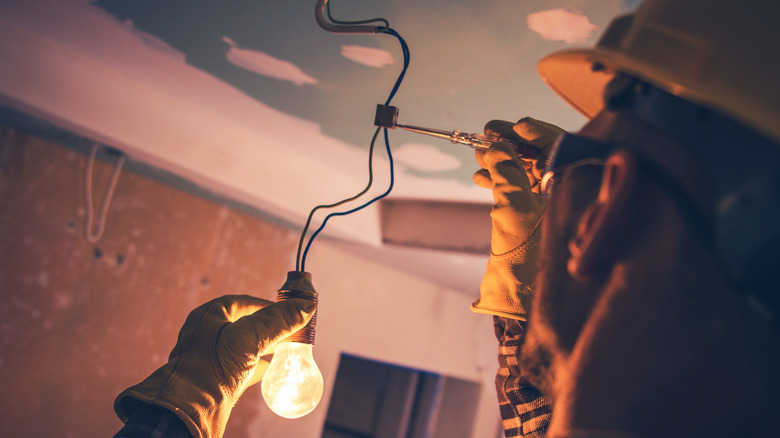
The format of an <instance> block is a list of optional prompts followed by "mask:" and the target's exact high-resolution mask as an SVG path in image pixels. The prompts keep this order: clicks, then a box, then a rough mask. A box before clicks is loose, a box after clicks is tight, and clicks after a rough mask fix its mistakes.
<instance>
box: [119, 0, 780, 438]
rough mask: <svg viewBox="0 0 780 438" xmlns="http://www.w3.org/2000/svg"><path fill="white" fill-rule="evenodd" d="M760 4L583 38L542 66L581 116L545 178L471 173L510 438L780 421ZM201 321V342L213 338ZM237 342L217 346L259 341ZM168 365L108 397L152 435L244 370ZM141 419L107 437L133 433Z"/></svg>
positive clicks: (544, 132) (489, 161)
mask: <svg viewBox="0 0 780 438" xmlns="http://www.w3.org/2000/svg"><path fill="white" fill-rule="evenodd" d="M775 3H776V2H771V1H764V0H740V1H739V2H735V1H727V0H647V1H646V2H645V3H644V4H643V5H642V6H641V7H640V8H639V9H638V10H637V12H636V13H635V14H632V15H629V16H626V17H620V18H618V19H616V20H615V21H614V22H613V23H612V24H611V25H610V27H609V28H608V29H607V31H606V32H605V34H604V35H603V37H602V38H601V40H600V41H599V43H598V45H597V47H596V48H595V49H592V50H572V51H564V52H561V53H558V54H553V55H551V56H549V57H547V58H545V59H543V60H542V61H541V63H540V65H539V70H540V72H541V74H542V76H543V77H544V78H545V80H546V81H547V82H548V83H549V84H550V85H551V86H552V87H553V88H554V89H555V90H556V91H557V92H558V93H559V94H561V95H562V96H563V97H564V98H565V99H566V100H567V101H568V102H570V103H571V104H572V105H573V106H575V107H576V108H577V109H579V110H580V111H581V112H583V113H584V114H585V115H586V116H588V117H589V118H591V121H590V122H589V123H588V124H587V125H586V126H585V127H584V128H583V129H582V130H581V131H580V133H579V135H573V134H566V135H563V136H562V137H561V139H560V141H559V142H558V143H557V145H556V146H555V148H554V149H553V150H552V152H551V154H550V160H549V163H548V165H547V170H546V172H543V171H542V168H543V167H544V166H543V163H539V162H533V161H523V160H520V159H518V157H517V156H516V154H515V153H514V152H513V151H512V150H511V149H510V146H509V145H508V144H507V143H499V144H497V145H495V146H494V147H492V148H491V149H490V150H489V151H487V152H485V153H480V154H478V155H477V160H478V162H479V163H480V165H481V167H482V168H483V169H482V170H480V171H479V172H478V173H477V174H476V175H475V181H476V182H477V183H478V184H480V185H482V186H485V187H489V188H490V189H492V190H493V194H494V198H495V200H496V207H495V208H494V212H493V214H492V217H493V225H494V232H493V238H492V252H493V256H491V260H490V262H489V263H488V269H487V272H486V275H485V278H484V280H483V284H482V287H481V290H480V298H479V300H477V301H476V302H475V303H474V305H473V308H474V309H475V310H476V311H480V312H484V313H488V314H492V315H495V318H496V323H497V324H496V327H497V334H498V335H499V339H500V340H501V355H500V359H501V363H502V370H501V371H500V372H499V376H498V379H497V383H498V384H499V386H498V392H499V398H500V400H501V402H502V406H501V408H502V415H503V416H504V418H505V421H504V426H505V430H506V435H507V436H508V437H512V436H523V435H526V436H542V435H544V434H545V433H546V434H547V436H553V437H653V436H708V437H709V436H776V435H778V431H779V430H780V428H779V427H778V426H780V425H778V424H776V423H778V422H780V420H779V418H780V417H778V416H777V415H776V413H777V412H778V411H779V410H778V408H780V397H777V396H776V394H777V393H779V392H778V391H780V372H778V370H780V336H778V332H777V312H778V305H777V304H778V298H777V297H778V292H780V280H778V275H779V274H778V273H779V272H780V269H777V268H778V267H780V177H779V176H778V175H780V144H779V143H780V123H777V122H776V120H775V119H776V118H777V117H778V115H779V114H780V87H778V86H777V85H776V84H775V80H776V79H775V77H776V75H777V72H778V71H780V56H778V53H777V52H778V47H780V33H779V32H780V31H779V30H778V26H777V21H778V19H780V6H778V5H776V4H775ZM487 130H488V131H492V132H493V133H495V134H498V135H502V136H519V137H522V138H523V139H525V140H526V141H528V142H530V143H532V144H535V145H536V146H538V147H539V148H540V149H542V150H543V151H548V150H549V149H550V145H551V139H552V138H554V137H556V136H557V135H558V132H557V131H556V130H555V128H554V127H551V126H550V125H547V124H543V123H540V122H537V121H534V120H532V119H523V120H521V121H520V122H519V123H518V124H516V125H515V126H512V125H511V124H509V125H507V124H506V123H500V122H495V123H494V122H491V123H489V124H488V126H487ZM540 239H541V247H540V245H539V242H540ZM540 248H541V249H540ZM537 259H538V260H537ZM537 266H538V273H537V271H536V268H537ZM532 291H533V294H532V293H531V292H532ZM224 304H225V303H221V304H219V306H217V307H216V309H217V310H219V309H224V308H226V307H225V306H224ZM301 306H302V307H300V308H298V309H290V313H284V312H283V313H282V314H277V316H276V317H271V319H269V320H266V321H265V323H264V324H265V325H263V324H260V325H254V324H243V327H248V326H252V327H254V328H253V329H252V330H251V333H253V335H252V339H254V340H255V341H257V347H258V349H259V350H262V349H263V348H265V346H266V345H269V344H270V343H271V341H269V340H276V339H279V338H280V337H283V336H284V334H286V333H289V332H290V330H294V329H295V328H296V327H299V326H302V325H303V324H304V323H305V321H306V319H307V318H308V317H309V315H310V312H311V311H313V308H305V307H304V306H303V305H301ZM229 307H230V306H227V308H229ZM259 307H266V305H265V304H263V305H259ZM209 309H212V310H214V309H215V307H213V306H212V307H209ZM202 313H203V312H202V311H201V312H199V311H198V310H196V311H195V312H193V314H196V315H195V316H191V318H188V323H185V328H184V329H183V330H182V336H180V342H181V340H182V339H185V340H186V339H190V338H188V337H187V336H184V334H186V333H190V331H189V330H187V327H190V326H191V325H192V324H189V323H196V322H198V321H200V318H202V317H203V315H202ZM207 313H209V312H207ZM209 314H212V313H209ZM213 314H214V315H223V314H225V312H221V311H217V312H216V313H213ZM246 314H247V315H250V314H251V312H248V313H246ZM283 315H287V316H284V317H283ZM220 317H221V316H220ZM282 320H283V321H288V322H287V323H284V324H280V323H279V322H278V321H282ZM526 320H527V321H528V325H527V326H526V325H525V321H526ZM240 321H241V319H236V320H234V322H232V323H231V324H238V323H240ZM254 321H255V322H256V321H257V320H254ZM274 321H276V322H274ZM219 324H223V325H224V324H225V321H221V320H220V321H219ZM219 324H216V323H215V325H207V326H204V327H216V326H218V325H219ZM196 326H200V325H199V324H196ZM216 332H218V331H214V332H212V331H207V333H208V336H206V337H205V339H207V340H209V342H212V341H213V342H214V343H216V344H217V345H219V343H220V341H219V339H220V338H221V336H216V335H215V333H216ZM234 340H235V339H234ZM250 343H251V342H250ZM208 345H211V344H208V343H207V344H206V347H204V348H207V347H208ZM231 345H232V342H231ZM242 345H243V347H242V348H238V349H236V348H227V349H222V352H221V353H220V360H224V361H227V363H230V361H231V360H232V358H235V357H236V355H239V356H241V355H243V356H246V355H247V354H248V353H249V356H250V357H255V356H257V355H259V352H258V351H256V350H257V349H255V348H252V346H248V344H246V343H242ZM246 348H249V350H251V351H247V350H246ZM183 351H186V352H188V354H190V355H191V356H190V357H189V358H188V360H189V361H191V362H190V363H191V364H194V365H198V364H201V365H202V364H203V363H206V362H208V361H206V362H203V360H205V359H204V357H202V355H201V356H199V355H198V352H197V349H179V348H178V347H177V349H174V353H172V355H171V357H172V360H177V357H178V355H177V354H175V353H177V352H179V353H182V352H183ZM258 357H259V356H258ZM169 365H170V364H169ZM169 365H166V366H164V367H163V368H161V370H162V371H159V372H158V373H156V374H157V375H158V376H162V377H163V378H162V379H153V377H154V376H155V374H153V375H152V377H150V379H152V380H153V381H152V382H151V384H148V385H146V386H144V387H145V388H146V390H148V392H145V393H143V392H142V393H137V394H140V395H136V396H132V394H131V396H130V397H129V398H128V397H126V396H127V395H128V393H127V392H126V393H123V396H122V397H120V399H118V401H117V412H118V413H119V414H120V417H121V418H123V419H124V420H127V419H128V418H133V419H135V418H136V416H138V417H143V418H140V419H139V420H138V421H139V422H140V424H142V425H143V424H147V425H148V424H152V425H153V426H150V427H153V428H154V427H156V428H157V430H158V432H159V431H162V432H160V433H158V434H164V433H166V431H167V430H164V429H165V428H166V427H168V425H169V424H176V425H178V427H179V428H181V427H182V425H185V426H187V427H188V428H189V432H191V433H192V434H193V435H194V436H202V437H218V436H220V435H221V433H222V431H223V430H224V421H225V419H226V412H227V413H229V409H227V411H225V410H224V409H220V406H222V405H221V404H219V403H217V404H216V405H214V404H213V401H214V400H217V401H220V400H223V399H227V401H228V402H229V401H234V400H235V398H237V397H238V396H239V395H240V393H241V392H242V391H243V388H245V387H246V385H248V384H249V383H251V382H252V381H253V379H252V375H253V374H254V368H251V367H254V366H256V365H257V364H256V363H255V364H243V365H246V366H243V365H242V366H238V367H235V368H230V369H231V370H233V371H235V373H232V374H231V373H227V374H225V373H216V374H215V373H211V372H210V370H209V369H208V367H206V369H205V371H206V375H208V376H211V377H209V378H210V379H211V380H209V382H211V383H210V384H209V385H207V387H205V388H195V391H193V392H189V391H188V389H187V387H183V388H182V389H181V390H179V391H177V390H176V389H177V388H175V387H170V386H167V384H166V383H165V382H171V381H178V380H179V379H178V376H177V373H179V372H180V368H177V367H175V366H174V367H172V366H169ZM249 365H251V367H250V368H251V369H252V370H253V371H252V372H249V371H247V366H249ZM198 366H200V365H198ZM185 368H186V367H185ZM196 368H197V366H196ZM220 375H222V377H221V378H220V377H219V376H220ZM236 376H238V377H239V378H236ZM225 379H227V381H228V383H230V384H229V385H227V386H226V387H227V388H228V389H230V388H233V389H235V391H233V390H232V389H231V390H230V391H228V392H230V393H229V394H227V396H226V397H225V394H223V393H221V392H220V391H219V390H217V391H213V390H211V389H210V388H211V387H225V386H220V385H224V380H225ZM185 380H186V379H185ZM148 382H149V379H147V381H145V383H148ZM142 386H143V385H142ZM163 388H169V389H171V390H166V391H162V389H163ZM137 389H138V388H136V390H137ZM131 392H132V391H131ZM150 394H151V396H150ZM542 394H544V395H545V396H546V398H545V397H543V396H542ZM157 396H164V397H167V398H166V401H165V402H164V403H156V402H155V400H157V399H155V398H154V397H157ZM149 397H151V398H149ZM134 400H135V401H134ZM145 401H146V402H145ZM148 403H154V404H157V405H158V406H162V407H163V408H164V409H162V410H159V409H158V408H154V407H153V406H152V405H151V404H148ZM214 412H216V413H218V414H214V415H211V413H214ZM172 413H175V414H176V415H175V416H174V415H173V414H172ZM210 415H211V416H210ZM193 416H194V417H195V419H194V420H193V419H192V418H191V417H193ZM179 420H183V422H182V421H179ZM138 424H139V423H138V422H135V420H132V421H130V422H129V423H128V428H127V429H126V431H123V432H120V434H119V436H128V437H129V436H141V435H134V433H140V432H138V431H140V430H141V429H142V427H138V426H137V425H138ZM134 425H135V426H134ZM133 427H135V429H133ZM173 429H175V427H174V426H171V432H172V433H174V432H175V431H174V430H173ZM179 432H181V429H179ZM185 433H186V431H185Z"/></svg>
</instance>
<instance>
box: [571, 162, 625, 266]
mask: <svg viewBox="0 0 780 438" xmlns="http://www.w3.org/2000/svg"><path fill="white" fill-rule="evenodd" d="M638 172H639V168H638V165H637V162H636V158H635V157H634V156H633V155H632V154H631V153H630V152H628V151H627V150H625V149H621V150H619V151H617V152H615V153H614V154H612V155H611V156H610V157H609V158H608V159H607V162H606V164H605V165H604V173H603V177H602V180H601V188H600V189H599V194H598V197H597V198H596V200H595V201H594V202H593V204H591V205H590V207H588V209H587V210H585V213H583V215H582V218H580V222H579V224H578V226H577V231H576V233H575V236H574V237H573V238H572V240H571V241H569V251H570V252H571V257H570V258H569V262H568V266H567V267H568V270H569V274H571V276H572V277H574V278H576V279H580V280H584V279H587V278H590V277H592V276H593V275H594V274H596V273H598V272H599V271H600V270H601V269H602V268H603V266H604V265H603V263H605V262H607V261H608V257H609V256H610V255H614V253H615V252H616V249H617V248H620V246H621V244H622V243H623V242H624V241H625V239H626V237H627V236H626V234H625V231H626V226H627V225H628V223H629V222H630V218H631V213H632V211H631V209H630V204H631V202H630V201H631V198H632V197H633V196H634V195H635V194H636V181H637V174H638Z"/></svg>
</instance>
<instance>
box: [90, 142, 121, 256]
mask: <svg viewBox="0 0 780 438" xmlns="http://www.w3.org/2000/svg"><path fill="white" fill-rule="evenodd" d="M95 155H97V145H96V144H94V143H93V144H92V147H91V148H90V150H89V157H88V158H87V165H86V168H85V170H84V198H85V203H86V205H85V210H86V212H85V216H86V217H85V218H84V237H85V238H86V239H87V241H89V242H90V243H96V242H97V241H98V240H100V238H101V237H102V236H103V230H104V229H105V226H106V215H107V214H108V207H109V206H110V205H111V199H112V198H113V196H114V189H115V188H116V183H117V181H118V180H119V173H120V172H121V170H122V165H123V164H124V162H125V154H121V155H120V156H119V158H118V159H117V161H116V164H115V165H114V170H112V171H111V178H110V180H109V182H108V187H107V188H106V192H105V193H104V194H103V203H102V204H101V205H100V212H99V213H98V216H97V219H96V222H97V224H96V225H95V227H94V229H93V227H92V215H93V212H92V168H93V167H94V164H95Z"/></svg>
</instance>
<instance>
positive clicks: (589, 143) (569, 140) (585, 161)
mask: <svg viewBox="0 0 780 438" xmlns="http://www.w3.org/2000/svg"><path fill="white" fill-rule="evenodd" d="M615 149H616V148H615V147H614V146H613V145H610V144H607V143H603V142H600V141H598V140H593V139H590V138H586V137H582V136H579V135H577V134H569V133H566V134H563V135H561V136H560V137H559V138H558V141H557V143H556V144H555V146H554V147H553V151H552V154H551V155H550V161H549V162H548V164H547V169H546V170H545V173H544V176H543V177H542V182H541V193H542V195H543V196H545V197H549V196H550V195H551V194H552V191H553V187H554V186H555V174H556V172H558V173H560V171H561V170H564V169H571V168H574V167H580V166H587V165H597V166H598V165H603V164H604V163H605V162H606V160H607V157H608V156H609V154H611V153H612V151H614V150H615Z"/></svg>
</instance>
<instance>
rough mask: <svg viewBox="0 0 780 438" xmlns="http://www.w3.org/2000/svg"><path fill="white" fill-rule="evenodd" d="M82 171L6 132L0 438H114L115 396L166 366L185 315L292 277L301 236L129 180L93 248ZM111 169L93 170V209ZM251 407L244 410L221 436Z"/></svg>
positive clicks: (0, 132)
mask: <svg viewBox="0 0 780 438" xmlns="http://www.w3.org/2000/svg"><path fill="white" fill-rule="evenodd" d="M86 161H87V160H86V157H85V156H84V155H83V154H80V153H77V152H74V151H72V150H69V149H65V148H62V147H59V146H56V145H54V144H51V143H48V142H46V141H44V140H41V139H39V138H36V137H33V136H30V135H27V134H24V133H22V132H19V131H15V130H12V129H9V128H0V299H1V300H2V305H0V382H2V384H3V388H2V392H0V436H7V437H12V436H13V437H23V436H30V437H32V436H62V437H107V436H112V434H113V433H114V432H116V431H117V430H118V429H119V428H120V426H121V423H120V422H119V420H118V419H117V418H116V417H115V415H114V414H113V410H112V403H113V400H114V397H115V396H116V395H117V394H118V393H119V392H120V391H121V390H122V389H124V388H125V387H127V386H129V385H132V384H134V383H137V382H138V381H139V380H140V379H142V378H144V377H146V376H147V375H148V374H149V373H150V372H151V371H153V370H154V369H155V368H157V367H158V366H160V365H161V364H162V363H163V362H164V361H165V360H166V358H167V355H168V353H169V352H170V349H171V348H172V347H173V345H174V343H175V341H176V335H177V333H178V330H179V328H180V326H181V324H182V323H183V321H184V319H185V317H186V316H187V314H188V312H189V311H190V310H191V309H193V308H194V307H196V306H197V305H199V304H201V303H203V302H205V301H208V300H209V299H211V298H213V297H217V296H220V295H224V294H228V293H247V294H253V295H257V296H260V297H263V298H267V299H273V298H274V297H275V291H276V290H277V289H278V288H279V287H280V286H281V284H282V283H283V281H284V278H285V273H286V272H287V271H289V270H292V268H293V267H294V266H291V263H292V262H293V261H294V257H293V256H294V251H295V246H296V244H297V238H298V235H297V233H295V232H293V231H290V230H286V229H283V228H280V227H277V226H273V225H270V224H268V223H265V222H263V221H260V220H257V219H255V218H253V217H250V216H248V215H245V214H241V213H238V212H236V211H234V210H232V209H230V208H227V207H225V206H222V205H220V204H216V203H213V202H209V201H207V200H204V199H202V198H199V197H196V196H193V195H190V194H187V193H185V192H182V191H179V190H176V189H174V188H171V187H169V186H167V185H163V184H160V183H157V182H155V181H152V180H150V179H148V178H145V177H142V176H139V175H136V174H133V173H131V172H129V171H123V172H122V173H121V175H120V177H119V182H118V184H117V186H116V191H115V193H114V196H113V201H112V204H111V208H110V210H109V212H108V216H107V222H106V227H105V234H104V235H103V237H102V238H101V239H100V240H99V241H98V242H97V243H95V244H93V243H90V242H88V241H87V240H86V238H85V237H84V231H83V228H84V221H85V196H84V186H85V178H84V171H85V165H86ZM112 167H113V164H112V163H105V162H101V161H97V162H96V163H95V167H94V173H93V175H94V177H93V193H94V195H93V198H94V210H95V211H97V210H98V209H99V207H100V204H101V202H102V198H103V192H104V191H105V188H106V186H107V184H108V180H109V175H110V173H111V169H112ZM258 386H259V385H258ZM250 394H251V395H250ZM247 396H249V397H254V398H257V397H259V388H256V387H253V388H250V389H249V390H248V391H247V395H245V398H246V397H247ZM254 409H255V407H254V405H251V404H245V405H243V406H242V403H239V404H238V405H237V407H236V409H235V410H234V413H233V416H232V417H231V421H230V423H229V424H228V429H227V436H231V437H245V436H247V435H246V431H245V429H246V426H247V424H248V423H249V422H250V421H251V420H252V418H253V417H254V416H255V415H256V413H255V412H254Z"/></svg>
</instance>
